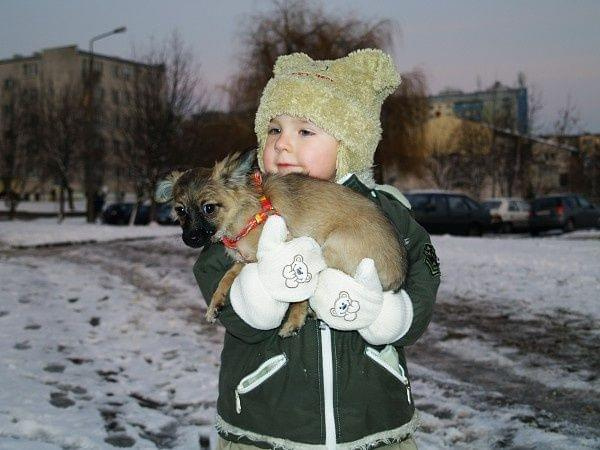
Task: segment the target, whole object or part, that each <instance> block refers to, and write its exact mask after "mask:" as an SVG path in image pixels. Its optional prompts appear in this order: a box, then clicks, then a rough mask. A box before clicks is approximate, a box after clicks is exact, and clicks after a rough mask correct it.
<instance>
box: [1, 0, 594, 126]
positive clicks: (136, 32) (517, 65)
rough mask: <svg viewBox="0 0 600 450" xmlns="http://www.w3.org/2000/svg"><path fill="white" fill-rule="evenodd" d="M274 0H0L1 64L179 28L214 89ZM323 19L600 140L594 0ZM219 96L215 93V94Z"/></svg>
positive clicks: (452, 81) (355, 6) (352, 8)
mask: <svg viewBox="0 0 600 450" xmlns="http://www.w3.org/2000/svg"><path fill="white" fill-rule="evenodd" d="M271 4H272V3H271V2H270V1H258V0H235V1H234V0H222V1H220V2H213V1H201V0H195V1H194V0H171V1H168V2H167V1H158V0H130V1H124V0H121V1H119V0H103V1H96V0H87V1H79V0H54V1H50V0H35V1H34V0H28V1H23V0H0V59H5V58H10V57H12V55H13V54H17V53H18V54H23V55H28V54H31V53H33V52H34V51H37V50H40V49H42V48H48V47H55V46H63V45H69V44H77V45H78V46H79V47H81V48H87V47H88V41H89V39H90V38H91V37H93V36H95V35H97V34H100V33H102V32H104V31H108V30H111V29H114V28H116V27H118V26H121V25H125V26H127V32H126V33H125V34H119V35H115V36H111V37H109V38H107V39H104V40H102V41H99V42H97V43H96V45H95V50H96V51H97V52H98V53H103V54H108V55H113V56H120V57H125V58H128V57H131V55H132V49H133V48H134V47H136V48H144V47H147V46H148V45H149V43H150V41H151V39H155V40H156V41H162V40H164V39H166V38H167V37H168V36H169V35H171V34H172V32H173V31H175V30H177V31H178V32H179V34H180V35H181V37H182V39H183V41H184V43H185V44H186V45H187V46H189V47H190V49H191V50H192V53H193V56H194V59H195V62H196V63H197V64H199V67H200V68H199V70H200V73H201V76H202V77H203V79H204V80H205V83H206V84H207V86H208V88H209V90H214V91H215V92H220V91H219V90H218V86H219V85H223V84H224V83H225V82H226V81H227V80H228V78H229V77H230V76H231V75H232V74H233V73H235V72H236V71H237V70H238V68H239V67H238V61H239V55H240V53H241V51H242V43H241V35H242V31H243V29H244V26H245V24H247V23H248V20H249V18H250V17H251V16H252V14H255V13H260V12H265V11H268V10H269V8H270V6H271ZM324 11H325V13H327V14H342V15H347V14H353V15H354V16H355V17H357V18H360V19H364V20H367V21H377V20H381V19H391V20H392V21H393V22H394V23H395V24H396V27H395V28H396V30H397V32H396V37H395V40H394V48H393V56H394V60H395V62H396V65H397V66H398V68H399V69H400V70H401V71H407V70H411V69H414V68H420V69H422V70H423V71H424V73H425V75H426V77H427V81H428V86H429V91H430V93H432V94H435V93H437V92H439V91H440V90H441V89H443V88H446V87H454V88H459V89H462V90H464V91H472V90H476V89H477V88H478V86H482V87H484V88H485V87H487V86H489V85H491V84H492V83H493V82H494V81H495V80H499V81H501V82H502V83H503V84H507V85H514V84H515V83H516V78H517V73H518V72H520V71H522V72H524V73H525V74H526V76H527V80H528V83H529V84H530V85H532V86H534V87H535V90H536V91H537V92H540V93H541V98H542V103H543V109H542V114H541V117H540V121H541V125H543V126H544V129H545V131H549V130H550V129H551V126H552V122H553V121H554V120H555V119H556V116H557V113H558V111H559V109H561V108H563V107H564V106H565V105H566V103H567V97H568V96H570V98H571V101H572V103H573V104H574V105H575V106H576V108H577V110H578V113H579V116H580V117H581V125H580V128H581V130H580V131H588V132H596V133H600V83H599V81H600V51H599V50H598V47H599V44H600V27H598V23H600V1H597V0H587V1H586V0H572V1H555V0H523V1H517V0H503V1H500V0H497V1H491V0H454V1H441V0H440V1H430V0H421V1H418V0H415V1H412V0H410V1H408V0H407V1H401V0H377V1H367V0H348V1H342V0H328V1H327V2H326V4H324ZM213 98H215V99H218V98H219V96H218V94H215V96H214V97H213Z"/></svg>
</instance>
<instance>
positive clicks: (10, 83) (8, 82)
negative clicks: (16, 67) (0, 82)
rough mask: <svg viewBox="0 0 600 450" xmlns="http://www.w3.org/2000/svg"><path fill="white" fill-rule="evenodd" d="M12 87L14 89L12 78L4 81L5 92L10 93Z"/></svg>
mask: <svg viewBox="0 0 600 450" xmlns="http://www.w3.org/2000/svg"><path fill="white" fill-rule="evenodd" d="M14 87H15V80H13V79H12V78H7V79H5V80H4V90H5V91H10V90H12V88H14Z"/></svg>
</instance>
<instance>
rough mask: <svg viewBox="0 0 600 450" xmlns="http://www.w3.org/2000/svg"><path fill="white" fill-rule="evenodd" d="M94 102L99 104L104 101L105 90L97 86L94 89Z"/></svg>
mask: <svg viewBox="0 0 600 450" xmlns="http://www.w3.org/2000/svg"><path fill="white" fill-rule="evenodd" d="M94 100H95V101H97V102H101V101H102V100H104V88H102V87H100V86H96V88H95V89H94Z"/></svg>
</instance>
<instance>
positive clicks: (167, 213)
mask: <svg viewBox="0 0 600 450" xmlns="http://www.w3.org/2000/svg"><path fill="white" fill-rule="evenodd" d="M172 211H173V205H171V204H170V203H159V204H157V205H156V221H157V222H158V223H160V224H161V225H179V221H178V220H177V219H174V218H173V214H171V213H172Z"/></svg>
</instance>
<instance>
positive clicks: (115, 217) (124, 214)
mask: <svg viewBox="0 0 600 450" xmlns="http://www.w3.org/2000/svg"><path fill="white" fill-rule="evenodd" d="M134 205H135V203H133V202H120V203H113V204H111V205H108V206H107V207H106V208H105V209H104V211H102V222H103V223H106V224H109V225H127V224H128V223H129V218H130V217H131V212H132V211H133V206H134ZM148 223H150V206H149V205H141V206H140V207H139V208H138V211H137V214H136V217H135V222H134V225H147V224H148Z"/></svg>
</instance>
